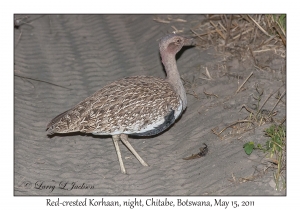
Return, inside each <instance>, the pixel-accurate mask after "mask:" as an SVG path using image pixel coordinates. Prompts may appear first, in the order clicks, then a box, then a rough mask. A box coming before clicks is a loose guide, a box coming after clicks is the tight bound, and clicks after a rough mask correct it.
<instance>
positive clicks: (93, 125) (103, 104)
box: [46, 34, 194, 173]
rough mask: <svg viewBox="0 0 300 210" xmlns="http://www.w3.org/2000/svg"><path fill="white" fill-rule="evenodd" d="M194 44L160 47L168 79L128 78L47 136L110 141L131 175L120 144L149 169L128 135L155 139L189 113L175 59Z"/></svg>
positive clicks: (184, 41) (173, 40) (53, 124)
mask: <svg viewBox="0 0 300 210" xmlns="http://www.w3.org/2000/svg"><path fill="white" fill-rule="evenodd" d="M191 45H194V44H193V39H190V38H185V37H182V36H179V35H176V34H170V35H167V36H165V37H163V38H162V39H161V40H160V43H159V50H160V55H161V59H162V63H163V65H164V67H165V71H166V74H167V76H166V78H165V79H161V78H155V77H151V76H133V77H126V78H123V79H120V80H118V81H115V82H113V83H110V84H108V85H106V86H104V87H103V88H102V89H100V90H99V91H97V92H96V93H94V94H93V95H91V96H90V97H88V98H86V99H85V100H83V101H81V102H80V103H78V104H77V105H76V106H74V107H73V108H71V109H69V110H68V111H65V112H63V113H61V114H60V115H58V116H57V117H55V118H54V119H53V120H51V121H50V123H49V124H48V125H47V129H46V130H47V132H48V135H52V134H55V133H71V132H82V133H92V134H94V135H111V136H112V139H113V142H114V145H115V148H116V152H117V156H118V159H119V162H120V167H121V171H122V173H126V170H125V167H124V163H123V160H122V156H121V151H120V148H119V144H118V142H119V140H121V141H122V142H123V143H124V144H125V145H126V147H127V148H128V149H129V150H130V151H131V152H132V153H133V154H134V155H135V157H136V158H137V159H138V160H139V161H140V163H141V164H142V165H144V166H148V164H147V163H146V162H145V161H144V160H143V159H142V158H141V157H140V156H139V154H138V153H137V152H136V151H135V149H134V148H133V147H132V146H131V144H130V143H129V142H128V135H135V136H152V135H156V134H159V133H161V132H162V131H164V130H166V129H167V128H169V127H170V125H172V124H173V123H174V122H175V120H176V119H177V118H178V117H179V116H180V115H181V114H182V112H183V111H184V110H185V109H186V107H187V98H186V92H185V89H184V87H183V84H182V81H181V79H180V75H179V72H178V69H177V65H176V58H175V56H176V53H177V52H179V51H180V50H181V48H182V47H183V46H191Z"/></svg>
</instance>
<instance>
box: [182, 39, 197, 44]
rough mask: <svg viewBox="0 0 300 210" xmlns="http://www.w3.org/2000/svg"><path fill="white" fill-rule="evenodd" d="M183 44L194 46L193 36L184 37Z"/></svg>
mask: <svg viewBox="0 0 300 210" xmlns="http://www.w3.org/2000/svg"><path fill="white" fill-rule="evenodd" d="M184 46H196V42H195V39H193V38H185V40H184Z"/></svg>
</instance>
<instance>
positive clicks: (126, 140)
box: [121, 134, 149, 166]
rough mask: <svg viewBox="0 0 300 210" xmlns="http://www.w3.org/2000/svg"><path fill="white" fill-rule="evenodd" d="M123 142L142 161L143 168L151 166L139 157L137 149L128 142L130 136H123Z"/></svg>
mask: <svg viewBox="0 0 300 210" xmlns="http://www.w3.org/2000/svg"><path fill="white" fill-rule="evenodd" d="M121 140H122V142H123V143H124V144H125V145H126V147H127V148H128V149H129V150H130V152H132V154H134V156H135V157H136V158H137V159H138V160H139V161H140V163H141V164H142V165H143V166H149V165H148V164H147V163H146V162H145V161H144V160H143V159H142V158H141V156H139V154H138V153H137V152H136V151H135V149H134V148H133V147H132V146H131V144H130V143H129V141H128V136H127V135H126V134H121Z"/></svg>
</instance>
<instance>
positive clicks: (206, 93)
mask: <svg viewBox="0 0 300 210" xmlns="http://www.w3.org/2000/svg"><path fill="white" fill-rule="evenodd" d="M203 93H204V94H205V95H207V96H214V97H216V98H219V97H218V96H217V95H216V94H214V93H208V92H206V91H205V90H203Z"/></svg>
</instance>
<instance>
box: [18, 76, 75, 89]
mask: <svg viewBox="0 0 300 210" xmlns="http://www.w3.org/2000/svg"><path fill="white" fill-rule="evenodd" d="M14 76H16V77H20V78H23V79H29V80H33V81H37V82H44V83H47V84H50V85H54V86H57V87H61V88H65V89H68V90H72V89H71V88H67V87H64V86H60V85H56V84H53V83H51V82H46V81H43V80H39V79H33V78H30V77H24V76H20V75H17V74H15V75H14Z"/></svg>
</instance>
